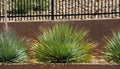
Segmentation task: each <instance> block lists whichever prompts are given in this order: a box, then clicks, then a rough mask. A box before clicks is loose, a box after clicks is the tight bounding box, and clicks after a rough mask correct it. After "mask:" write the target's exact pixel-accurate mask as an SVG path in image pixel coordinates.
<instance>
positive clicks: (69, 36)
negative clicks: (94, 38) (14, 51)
mask: <svg viewBox="0 0 120 69" xmlns="http://www.w3.org/2000/svg"><path fill="white" fill-rule="evenodd" d="M86 34H87V33H86V32H83V31H82V30H81V31H79V32H75V31H74V30H73V29H72V28H71V27H70V26H69V25H67V24H56V25H55V26H54V27H53V28H52V29H49V30H43V34H42V35H40V36H39V37H38V40H37V41H35V43H34V49H35V53H36V54H35V55H36V59H37V61H38V62H45V63H46V62H47V63H71V62H81V63H83V62H88V61H89V60H90V58H91V54H90V53H88V51H89V50H90V49H91V44H89V43H87V42H86V41H84V38H85V36H86Z"/></svg>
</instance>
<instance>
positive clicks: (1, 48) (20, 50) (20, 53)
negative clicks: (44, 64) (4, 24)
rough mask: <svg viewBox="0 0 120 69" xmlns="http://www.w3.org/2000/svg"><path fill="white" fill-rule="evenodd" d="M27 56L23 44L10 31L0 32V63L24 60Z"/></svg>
mask: <svg viewBox="0 0 120 69" xmlns="http://www.w3.org/2000/svg"><path fill="white" fill-rule="evenodd" d="M26 58H27V48H26V47H25V44H24V43H23V42H22V41H21V40H20V39H18V38H17V37H16V35H14V34H13V33H12V32H10V31H4V32H2V33H1V34H0V63H18V62H24V61H25V59H26Z"/></svg>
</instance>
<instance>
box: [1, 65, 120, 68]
mask: <svg viewBox="0 0 120 69" xmlns="http://www.w3.org/2000/svg"><path fill="white" fill-rule="evenodd" d="M0 69H120V65H117V64H116V65H115V64H114V65H113V64H4V65H0Z"/></svg>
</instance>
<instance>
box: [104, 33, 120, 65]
mask: <svg viewBox="0 0 120 69" xmlns="http://www.w3.org/2000/svg"><path fill="white" fill-rule="evenodd" d="M106 40H107V46H106V47H105V60H106V61H108V62H115V63H120V32H114V33H113V37H112V38H110V37H106Z"/></svg>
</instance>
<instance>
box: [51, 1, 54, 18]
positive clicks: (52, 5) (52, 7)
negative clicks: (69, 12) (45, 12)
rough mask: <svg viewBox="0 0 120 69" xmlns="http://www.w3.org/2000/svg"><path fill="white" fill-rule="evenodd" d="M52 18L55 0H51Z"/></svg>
mask: <svg viewBox="0 0 120 69" xmlns="http://www.w3.org/2000/svg"><path fill="white" fill-rule="evenodd" d="M51 13H52V15H51V19H52V20H54V0H51Z"/></svg>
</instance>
